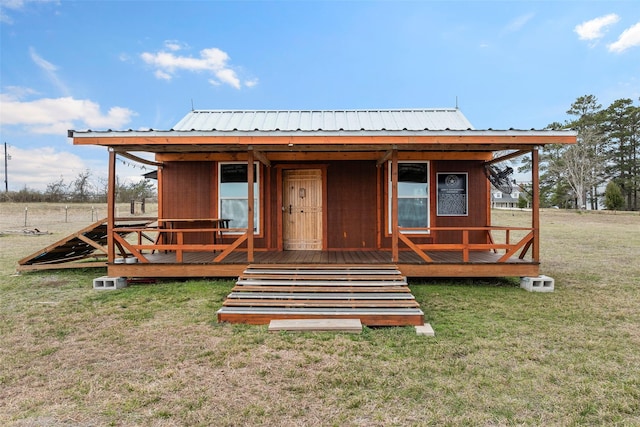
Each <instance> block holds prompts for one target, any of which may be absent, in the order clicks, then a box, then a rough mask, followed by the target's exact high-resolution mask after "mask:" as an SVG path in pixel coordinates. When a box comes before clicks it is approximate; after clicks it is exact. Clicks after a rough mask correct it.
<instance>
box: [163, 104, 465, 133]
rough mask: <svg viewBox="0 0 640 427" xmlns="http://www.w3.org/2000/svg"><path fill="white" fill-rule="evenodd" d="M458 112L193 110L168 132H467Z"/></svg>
mask: <svg viewBox="0 0 640 427" xmlns="http://www.w3.org/2000/svg"><path fill="white" fill-rule="evenodd" d="M471 129H473V126H472V125H471V123H470V122H469V121H468V120H467V118H466V117H465V116H464V115H463V114H462V112H461V111H460V110H458V109H454V108H443V109H402V110H330V111H322V110H231V111H230V110H195V111H191V112H189V113H188V114H187V115H186V116H185V117H184V118H183V119H182V120H180V121H179V122H178V123H177V124H176V125H175V126H174V127H173V129H172V130H174V131H207V132H211V131H213V132H215V131H218V132H234V131H235V132H255V131H258V132H296V131H298V132H299V131H302V132H336V131H424V130H471Z"/></svg>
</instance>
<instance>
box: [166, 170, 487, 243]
mask: <svg viewBox="0 0 640 427" xmlns="http://www.w3.org/2000/svg"><path fill="white" fill-rule="evenodd" d="M216 165H217V163H216V162H214V161H167V162H165V164H164V167H163V170H162V185H161V186H160V187H161V199H160V202H161V212H162V216H163V217H165V218H198V217H202V218H211V217H216V216H217V181H218V180H217V176H216V170H217V169H216V168H217V166H216ZM324 165H326V177H325V179H326V180H327V182H326V191H327V195H326V200H327V206H326V207H325V209H326V211H327V212H326V215H325V218H326V220H325V221H326V224H323V225H324V226H325V227H326V232H325V234H326V242H325V245H326V246H325V247H323V248H322V249H329V250H331V249H342V250H377V249H388V248H390V247H391V237H390V235H389V233H388V225H387V222H388V184H387V183H388V178H387V173H388V168H387V167H386V164H385V165H382V166H380V168H381V171H382V173H378V172H379V171H378V167H377V166H376V162H374V161H357V160H350V161H331V162H328V163H326V164H324ZM429 165H430V180H431V184H430V194H429V197H430V209H431V212H430V216H431V226H432V227H464V226H466V227H476V226H477V227H480V226H486V225H488V224H489V214H488V203H489V200H488V191H489V190H488V184H487V180H486V178H485V176H484V169H483V162H482V161H479V160H470V161H464V160H451V161H447V160H439V161H431V162H430V163H429ZM290 166H292V167H294V166H295V167H297V168H300V167H301V166H304V167H308V168H314V167H317V166H318V164H317V163H308V164H302V165H301V164H299V163H297V164H291V165H290ZM260 167H261V173H262V175H261V176H262V179H261V182H262V186H261V188H260V189H259V191H260V193H259V195H258V196H259V197H260V198H261V200H262V202H261V203H260V205H261V215H260V220H261V226H260V230H261V234H260V235H259V236H256V238H255V247H256V248H257V249H277V248H281V247H282V241H281V240H282V229H281V227H282V222H281V221H280V222H279V221H278V218H282V213H281V212H282V206H280V202H279V201H280V200H281V197H282V196H281V192H282V189H280V188H277V187H278V185H281V181H278V168H280V169H281V170H283V169H286V168H287V167H289V165H288V164H284V163H283V164H278V165H277V167H269V168H267V167H264V166H260ZM323 167H324V166H323ZM442 172H458V173H467V174H468V196H469V215H468V216H458V217H451V216H437V214H436V197H437V193H436V191H437V185H436V176H437V173H442ZM377 179H379V180H380V182H377ZM279 194H280V196H279ZM265 202H268V203H265ZM378 209H379V210H380V212H378ZM192 226H193V227H202V226H203V225H202V224H198V223H194V224H193V225H192ZM378 234H380V235H378ZM187 236H188V238H189V240H188V241H187V242H186V243H209V242H210V240H211V234H210V233H209V234H206V235H205V234H203V235H201V236H198V235H197V234H195V233H189V234H187ZM229 239H230V238H227V239H225V241H230V240H229ZM412 240H413V241H415V242H416V243H430V242H434V243H451V242H458V241H460V233H459V232H456V231H439V232H432V233H431V234H430V235H429V236H416V235H414V236H413V237H412ZM486 241H487V235H486V233H482V232H474V233H471V235H470V242H471V243H485V242H486ZM378 242H379V243H378Z"/></svg>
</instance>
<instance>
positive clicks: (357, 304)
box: [223, 298, 420, 308]
mask: <svg viewBox="0 0 640 427" xmlns="http://www.w3.org/2000/svg"><path fill="white" fill-rule="evenodd" d="M223 306H224V307H337V308H340V307H349V308H370V307H382V308H399V307H402V308H404V307H420V305H419V304H418V303H417V302H416V301H415V300H407V301H403V300H391V301H390V300H385V301H380V300H345V299H342V300H318V299H306V300H296V299H280V298H272V299H269V300H265V299H252V298H242V299H227V300H226V301H225V302H224V304H223Z"/></svg>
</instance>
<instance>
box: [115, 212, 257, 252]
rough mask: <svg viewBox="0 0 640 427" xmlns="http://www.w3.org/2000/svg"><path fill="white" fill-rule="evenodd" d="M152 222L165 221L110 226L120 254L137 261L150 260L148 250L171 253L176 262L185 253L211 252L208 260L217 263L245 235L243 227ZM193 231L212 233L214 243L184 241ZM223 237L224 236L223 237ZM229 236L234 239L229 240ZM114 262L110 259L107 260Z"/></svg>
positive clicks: (241, 240)
mask: <svg viewBox="0 0 640 427" xmlns="http://www.w3.org/2000/svg"><path fill="white" fill-rule="evenodd" d="M206 221H207V220H198V219H194V220H193V222H206ZM152 223H158V224H163V223H164V221H163V220H160V221H159V222H158V221H157V220H155V221H152V222H150V223H149V224H147V225H146V226H144V227H128V226H126V225H123V226H115V227H114V228H113V242H114V245H115V246H116V247H117V248H118V251H119V253H120V256H122V257H128V256H133V257H135V258H137V260H138V262H141V263H150V262H151V261H150V260H149V258H147V254H146V253H145V251H148V253H154V252H165V253H168V252H173V253H175V256H176V262H177V263H182V262H183V261H184V254H185V252H211V254H212V258H211V260H210V262H212V263H219V262H221V261H222V260H224V259H225V258H226V257H227V256H228V255H229V254H230V253H232V252H233V251H234V250H235V249H237V248H238V247H239V246H240V245H241V244H242V243H244V242H245V241H246V240H247V238H248V233H247V229H246V228H228V227H220V226H215V227H193V228H174V227H172V226H164V225H163V226H160V225H150V224H152ZM193 234H199V235H202V234H205V235H210V236H211V241H212V242H213V243H185V240H189V239H185V236H187V235H193ZM223 236H224V239H223ZM229 236H233V237H234V238H235V239H233V240H232V241H229V240H230V239H229ZM110 262H113V260H110Z"/></svg>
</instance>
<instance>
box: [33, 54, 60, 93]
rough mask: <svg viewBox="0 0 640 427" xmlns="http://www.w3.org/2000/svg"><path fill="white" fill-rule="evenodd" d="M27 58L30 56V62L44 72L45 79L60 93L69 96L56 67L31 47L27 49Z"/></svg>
mask: <svg viewBox="0 0 640 427" xmlns="http://www.w3.org/2000/svg"><path fill="white" fill-rule="evenodd" d="M29 56H31V60H32V61H33V62H34V63H35V64H36V65H37V66H38V68H40V69H41V70H42V71H44V73H45V74H46V76H47V78H48V79H49V80H50V81H51V83H53V85H54V86H55V87H56V88H57V89H58V90H59V91H60V92H62V93H63V94H64V95H69V88H67V85H65V84H64V83H63V82H62V80H61V79H60V78H59V77H58V74H57V73H56V72H57V71H58V67H56V66H55V65H54V64H52V63H51V62H49V61H47V60H46V59H44V58H43V57H41V56H40V55H38V53H37V52H36V50H35V49H34V48H33V47H30V48H29Z"/></svg>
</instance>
